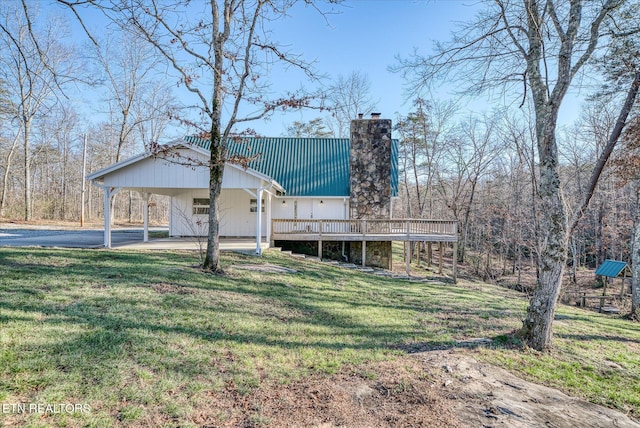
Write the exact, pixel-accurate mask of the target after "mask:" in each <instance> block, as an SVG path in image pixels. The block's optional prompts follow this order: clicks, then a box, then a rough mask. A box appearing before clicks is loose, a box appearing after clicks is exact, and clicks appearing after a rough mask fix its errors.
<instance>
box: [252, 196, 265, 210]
mask: <svg viewBox="0 0 640 428" xmlns="http://www.w3.org/2000/svg"><path fill="white" fill-rule="evenodd" d="M260 203H261V204H262V209H261V210H260V212H264V199H260ZM249 212H252V213H257V212H258V200H257V199H250V200H249Z"/></svg>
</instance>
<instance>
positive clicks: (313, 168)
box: [185, 137, 398, 197]
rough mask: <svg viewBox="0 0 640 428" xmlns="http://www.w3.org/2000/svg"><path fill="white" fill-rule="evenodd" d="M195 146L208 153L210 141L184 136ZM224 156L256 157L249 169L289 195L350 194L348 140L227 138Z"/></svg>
mask: <svg viewBox="0 0 640 428" xmlns="http://www.w3.org/2000/svg"><path fill="white" fill-rule="evenodd" d="M185 140H186V141H187V142H189V143H191V144H193V145H195V146H198V147H201V148H203V149H206V150H209V148H210V141H208V140H205V139H201V138H198V137H186V138H185ZM227 147H228V149H227V152H228V156H235V155H238V156H247V157H251V156H256V159H254V160H252V161H251V162H250V163H249V167H250V168H252V169H255V170H256V171H259V172H261V173H263V174H265V175H267V176H269V177H272V178H273V179H274V180H276V181H277V182H278V183H280V184H281V185H282V187H284V188H285V190H286V192H287V195H290V196H344V197H348V196H349V195H350V190H349V189H350V187H349V156H350V141H349V139H348V138H297V137H296V138H284V137H283V138H257V137H243V138H234V139H230V140H229V142H228V146H227ZM391 147H392V149H391V151H392V152H391V159H392V164H391V196H397V194H398V144H397V140H392V145H391Z"/></svg>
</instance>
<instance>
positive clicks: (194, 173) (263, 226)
mask: <svg viewBox="0 0 640 428" xmlns="http://www.w3.org/2000/svg"><path fill="white" fill-rule="evenodd" d="M208 162H209V151H208V150H205V149H203V148H201V147H198V146H194V145H191V144H190V143H187V142H185V141H183V140H177V141H174V142H173V143H170V144H168V145H167V146H164V148H163V150H162V152H161V153H160V154H154V153H150V152H146V153H143V154H140V155H138V156H135V157H132V158H130V159H127V160H124V161H122V162H119V163H116V164H114V165H111V166H109V167H107V168H104V169H101V170H100V171H97V172H94V173H92V174H89V175H88V176H87V179H89V180H90V181H91V182H92V183H93V184H94V185H96V186H98V187H100V188H101V189H102V190H103V192H104V246H105V247H107V248H111V246H112V238H111V213H112V206H113V203H114V202H113V201H114V199H113V198H114V196H115V195H116V194H118V192H120V191H121V190H131V191H135V192H138V193H139V194H140V195H141V196H142V199H143V201H144V204H143V223H144V225H143V228H144V232H143V242H148V240H149V205H148V202H149V197H150V196H151V195H152V194H157V195H165V196H169V197H171V198H172V208H173V201H174V199H175V198H177V197H181V196H182V198H183V199H185V200H187V201H189V206H188V210H189V211H188V215H193V216H194V217H195V216H196V215H204V217H205V218H208V206H207V207H206V213H202V212H199V211H197V210H196V207H195V199H193V201H194V207H193V212H192V211H191V209H192V207H191V205H190V200H189V198H190V197H191V196H192V195H193V194H194V193H193V192H195V191H198V192H201V194H204V195H206V197H208V188H209V167H208ZM222 190H223V191H225V190H226V191H227V192H226V193H225V194H226V195H227V196H226V198H227V199H226V201H225V202H226V203H227V204H228V205H229V206H234V204H236V201H235V200H234V198H237V197H238V196H237V195H238V191H239V194H241V195H245V196H246V195H247V194H248V195H249V196H250V197H252V198H254V199H253V200H255V201H256V205H257V206H256V209H255V211H252V212H254V213H255V220H252V221H253V222H255V223H254V224H255V248H256V253H258V254H260V253H261V252H262V236H263V235H266V237H269V235H270V233H271V230H270V228H271V197H272V196H273V195H275V194H276V193H277V192H284V189H283V188H282V186H280V185H279V184H278V183H277V182H275V181H274V180H273V179H271V178H270V177H267V176H266V175H264V174H262V173H260V172H258V171H255V170H253V169H251V168H242V167H240V166H238V165H234V164H230V163H227V164H225V171H224V179H223V182H222ZM202 192H204V193H202ZM184 195H187V197H186V198H185V197H184ZM229 195H231V197H229ZM221 198H222V196H221ZM263 200H264V201H265V205H266V206H265V207H263V206H262V201H263ZM198 208H201V207H198ZM263 212H264V217H263V215H262V213H263ZM183 214H184V213H183ZM169 217H170V222H173V221H175V218H174V213H173V212H170V213H169ZM231 217H232V218H231V219H230V221H233V220H234V218H233V217H234V216H233V215H232V216H231ZM265 217H266V218H265ZM252 218H253V217H252ZM170 227H171V223H170ZM236 229H237V228H236ZM263 230H264V231H265V232H266V233H264V234H263ZM249 236H251V235H249ZM267 242H268V239H267Z"/></svg>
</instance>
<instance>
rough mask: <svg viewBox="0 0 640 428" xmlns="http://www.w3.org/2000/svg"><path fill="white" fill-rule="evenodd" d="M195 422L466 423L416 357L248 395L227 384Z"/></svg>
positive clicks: (328, 426) (330, 427)
mask: <svg viewBox="0 0 640 428" xmlns="http://www.w3.org/2000/svg"><path fill="white" fill-rule="evenodd" d="M194 422H195V423H196V424H198V425H200V426H204V427H258V426H269V427H316V428H337V427H355V428H357V427H427V426H434V427H464V424H462V423H461V422H460V421H459V420H458V418H457V417H456V416H455V415H454V411H453V407H452V405H451V403H450V401H449V400H447V399H446V398H444V397H443V394H442V392H441V391H440V388H439V387H438V383H437V382H436V381H435V380H434V379H433V378H432V377H431V376H430V374H429V372H427V371H425V370H424V368H423V367H422V363H421V362H420V361H418V360H415V359H403V360H400V361H393V362H381V363H376V364H370V365H368V366H367V367H365V368H363V369H361V370H359V371H358V372H355V373H340V374H337V375H332V376H320V375H317V376H312V377H309V378H305V379H302V380H300V381H297V382H293V383H291V384H288V385H273V386H271V387H269V388H260V389H259V390H257V391H254V392H252V393H250V394H246V395H240V394H236V393H234V391H233V390H230V389H227V390H225V391H223V392H221V393H217V394H215V395H214V396H213V397H212V400H211V401H210V406H207V408H206V411H203V412H201V413H200V414H199V415H198V416H197V417H196V418H194Z"/></svg>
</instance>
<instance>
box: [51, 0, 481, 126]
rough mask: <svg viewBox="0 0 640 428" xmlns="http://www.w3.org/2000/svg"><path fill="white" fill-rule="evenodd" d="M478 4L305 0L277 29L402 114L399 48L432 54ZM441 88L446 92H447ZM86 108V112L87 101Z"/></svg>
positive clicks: (94, 19) (294, 116)
mask: <svg viewBox="0 0 640 428" xmlns="http://www.w3.org/2000/svg"><path fill="white" fill-rule="evenodd" d="M301 3H302V2H301ZM474 3H475V2H473V1H472V0H421V1H415V0H346V1H344V2H343V3H342V4H340V5H337V6H335V7H334V10H335V11H336V12H337V13H335V14H329V15H327V16H326V19H325V18H323V17H322V16H320V15H319V14H318V12H317V11H316V10H314V9H313V8H311V7H308V6H307V7H305V6H304V5H303V4H301V5H299V6H296V7H294V8H293V9H291V10H290V11H289V17H288V18H285V19H282V20H278V21H276V22H274V26H273V32H274V35H275V37H276V39H277V40H278V41H280V42H281V43H282V44H284V45H286V46H287V47H289V48H290V50H291V51H293V52H296V53H300V54H302V55H303V58H304V59H305V60H307V61H315V66H316V68H317V69H318V71H319V72H320V73H322V74H326V75H328V77H329V78H335V77H337V76H338V75H340V74H342V75H344V76H347V75H349V74H350V73H351V72H352V71H360V72H363V73H365V74H366V75H367V76H368V77H369V79H370V81H371V84H372V87H371V98H372V99H374V100H377V101H379V102H378V103H377V108H376V110H378V111H380V112H382V114H383V117H386V118H392V119H393V118H395V117H396V116H397V113H406V112H408V110H409V108H410V106H411V103H410V101H409V102H407V101H406V100H407V96H406V93H405V90H404V86H403V84H404V82H403V80H402V77H401V76H400V75H398V74H394V73H391V72H390V71H388V67H389V66H391V65H393V64H395V63H396V59H395V57H396V55H401V56H403V57H406V56H407V55H409V54H410V53H411V52H413V51H414V48H416V49H418V50H419V51H420V52H421V53H422V54H427V53H429V52H430V50H431V46H432V44H433V40H435V39H440V40H446V39H448V38H449V36H450V33H451V31H452V30H453V28H454V22H455V21H464V20H468V19H470V18H471V17H472V16H473V14H474V13H475V12H474V6H473V5H474ZM57 10H58V11H60V8H59V7H57ZM86 12H87V11H86V10H85V13H83V16H84V17H85V19H86V18H89V19H88V22H87V24H88V26H89V28H90V29H91V30H92V31H96V29H98V30H97V31H99V29H100V28H104V25H102V24H101V22H100V21H102V20H103V18H102V17H101V16H100V14H97V13H95V12H89V13H86ZM72 27H73V28H72V30H73V35H74V39H75V41H76V43H84V40H86V37H85V36H84V34H83V32H82V30H81V28H80V27H79V25H78V24H77V23H76V22H75V21H72ZM99 36H100V35H99ZM271 78H272V79H271V80H272V81H273V89H274V91H283V90H286V89H296V88H298V87H299V86H301V85H307V84H308V82H307V81H304V80H301V79H299V78H298V77H297V75H292V74H291V73H284V74H280V75H277V74H274V75H273V76H271ZM296 79H298V80H297V81H296ZM327 83H330V80H327ZM172 84H173V83H172ZM180 91H182V94H181V93H180ZM185 93H186V90H184V88H180V89H178V90H177V91H176V95H177V96H178V97H180V98H181V99H182V97H184V98H185V99H186V96H185V95H186V94H185ZM439 95H441V96H442V97H446V93H445V92H443V93H442V94H439ZM96 98H97V97H96V96H95V93H92V91H87V92H86V93H85V94H80V95H79V99H81V100H84V102H81V104H84V103H86V102H88V101H87V100H90V99H93V100H96ZM90 108H91V107H90ZM80 109H81V110H85V111H86V105H85V106H82V107H80ZM95 109H96V110H97V109H98V108H97V107H96V108H95ZM363 113H370V112H363ZM324 114H326V113H322V112H317V111H304V112H292V113H288V114H286V115H275V116H273V117H272V118H271V119H270V120H269V121H266V122H265V121H261V122H253V123H251V124H250V126H251V127H252V128H254V129H256V130H257V131H258V132H259V133H260V134H261V135H266V136H280V135H284V133H285V132H286V127H287V125H289V124H291V123H292V122H293V121H295V120H310V119H313V118H315V117H318V116H322V115H324ZM93 118H94V119H95V118H96V116H95V115H93Z"/></svg>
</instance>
